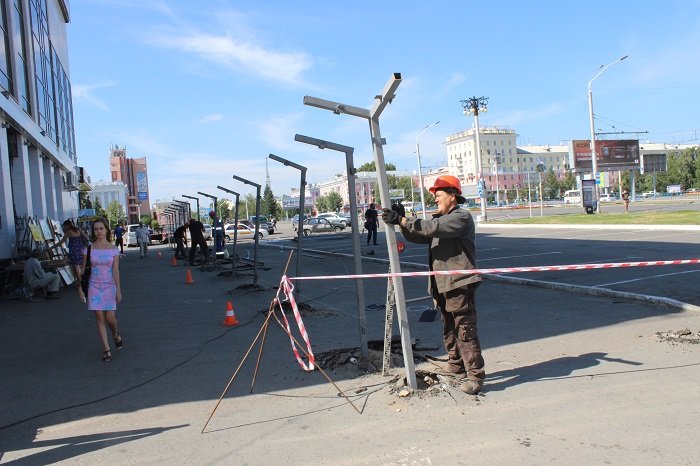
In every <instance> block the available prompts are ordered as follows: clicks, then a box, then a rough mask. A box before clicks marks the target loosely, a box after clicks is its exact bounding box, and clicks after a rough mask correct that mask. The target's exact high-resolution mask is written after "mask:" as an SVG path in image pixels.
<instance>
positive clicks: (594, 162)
mask: <svg viewBox="0 0 700 466" xmlns="http://www.w3.org/2000/svg"><path fill="white" fill-rule="evenodd" d="M628 56H629V55H625V56H624V57H620V58H618V59H617V60H615V61H614V62H610V63H608V64H607V65H601V66H600V70H599V71H598V72H597V73H596V74H595V76H593V77H592V78H591V80H590V81H588V119H589V122H590V125H591V166H592V167H591V168H592V171H593V180H594V181H595V189H594V190H593V201H594V202H595V205H596V212H597V213H600V202H599V200H600V195H599V193H598V183H599V180H598V154H596V151H595V123H594V121H593V91H592V90H591V84H593V81H594V80H595V78H597V77H598V76H600V75H601V73H602V72H603V71H605V70H606V69H608V68H609V67H611V66H613V65H614V64H616V63H620V62H621V61H622V60H624V59H625V58H627V57H628Z"/></svg>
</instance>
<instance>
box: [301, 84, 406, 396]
mask: <svg viewBox="0 0 700 466" xmlns="http://www.w3.org/2000/svg"><path fill="white" fill-rule="evenodd" d="M401 81H402V78H401V73H394V74H393V75H392V77H391V78H390V79H389V81H388V82H387V84H386V85H385V86H384V89H383V90H382V92H381V93H380V94H377V95H376V96H375V97H374V103H373V104H372V108H371V109H366V108H360V107H355V106H352V105H346V104H342V103H339V102H332V101H330V100H325V99H319V98H317V97H311V96H304V105H310V106H312V107H318V108H321V109H324V110H330V111H332V112H333V113H335V114H336V115H340V114H346V115H351V116H355V117H358V118H363V119H365V120H367V121H368V122H369V132H370V138H371V141H372V149H373V153H374V162H375V164H376V167H377V175H378V177H377V183H378V185H379V191H380V192H381V198H382V199H384V200H385V202H386V201H387V200H389V199H390V196H389V185H388V181H387V177H386V165H385V163H384V148H383V147H382V146H383V144H385V143H386V141H385V140H384V139H383V138H382V136H381V130H380V128H379V117H380V115H381V113H382V112H383V111H384V109H385V108H386V106H387V105H389V104H390V103H391V102H392V101H393V100H394V98H395V97H396V96H395V94H394V93H395V92H396V89H398V87H399V85H400V84H401ZM354 214H355V213H354V212H353V215H354ZM385 238H386V243H387V252H388V255H389V264H390V267H391V271H392V272H393V273H399V272H400V271H401V263H400V262H399V256H398V251H397V241H396V230H395V229H394V228H387V229H386V234H385ZM393 283H394V297H395V301H396V302H395V305H396V312H397V314H398V319H399V326H400V330H401V348H402V350H403V359H404V369H405V373H406V380H407V382H408V386H409V387H411V388H413V389H415V388H417V387H418V386H417V384H416V371H415V363H414V361H413V347H412V342H411V330H410V328H409V325H408V311H407V309H406V297H405V294H404V287H403V279H402V277H395V278H394V279H393Z"/></svg>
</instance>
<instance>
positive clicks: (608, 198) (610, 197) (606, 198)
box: [600, 194, 617, 202]
mask: <svg viewBox="0 0 700 466" xmlns="http://www.w3.org/2000/svg"><path fill="white" fill-rule="evenodd" d="M615 201H617V196H616V195H615V194H601V195H600V202H615Z"/></svg>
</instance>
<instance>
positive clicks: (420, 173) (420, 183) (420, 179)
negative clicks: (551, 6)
mask: <svg viewBox="0 0 700 466" xmlns="http://www.w3.org/2000/svg"><path fill="white" fill-rule="evenodd" d="M438 123H440V120H438V121H436V122H435V123H431V124H429V125H428V126H426V127H425V128H423V129H422V130H421V132H420V133H418V136H416V157H418V189H420V205H421V209H422V211H423V220H425V218H426V217H425V195H424V194H423V168H422V167H421V164H420V144H419V141H420V138H421V136H423V133H425V132H426V131H428V129H429V128H431V127H433V126H435V125H437V124H438ZM464 182H465V183H466V182H467V180H464ZM412 190H413V181H411V191H412Z"/></svg>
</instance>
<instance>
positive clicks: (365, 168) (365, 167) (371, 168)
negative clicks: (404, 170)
mask: <svg viewBox="0 0 700 466" xmlns="http://www.w3.org/2000/svg"><path fill="white" fill-rule="evenodd" d="M384 166H385V167H386V170H387V171H395V170H396V165H394V164H393V163H384ZM357 171H358V172H376V171H377V165H376V164H375V163H374V160H372V161H371V162H367V163H363V164H362V165H360V167H359V168H358V169H357Z"/></svg>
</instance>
